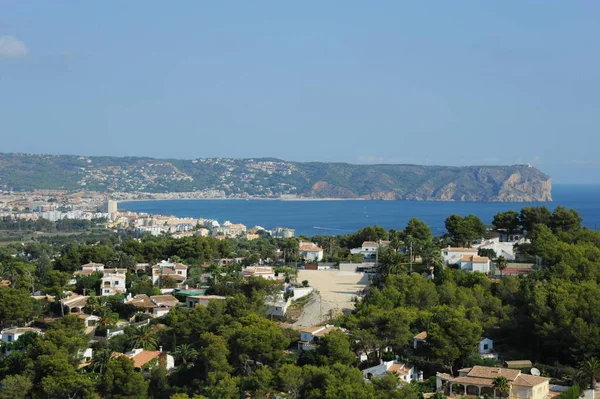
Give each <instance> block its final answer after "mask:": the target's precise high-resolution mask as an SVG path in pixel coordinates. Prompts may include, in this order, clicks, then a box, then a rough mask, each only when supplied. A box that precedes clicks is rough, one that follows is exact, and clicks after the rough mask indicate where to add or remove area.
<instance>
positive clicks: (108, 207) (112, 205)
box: [104, 200, 118, 217]
mask: <svg viewBox="0 0 600 399" xmlns="http://www.w3.org/2000/svg"><path fill="white" fill-rule="evenodd" d="M117 207H118V202H117V201H113V200H108V201H106V202H105V203H104V213H108V215H109V217H110V215H112V214H114V213H117Z"/></svg>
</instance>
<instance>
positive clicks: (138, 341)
mask: <svg viewBox="0 0 600 399" xmlns="http://www.w3.org/2000/svg"><path fill="white" fill-rule="evenodd" d="M157 345H158V338H157V336H156V333H155V332H154V331H152V329H151V328H150V325H148V324H147V325H143V326H137V327H135V328H134V329H133V331H131V333H130V334H129V346H130V347H131V348H132V349H145V350H156V346H157Z"/></svg>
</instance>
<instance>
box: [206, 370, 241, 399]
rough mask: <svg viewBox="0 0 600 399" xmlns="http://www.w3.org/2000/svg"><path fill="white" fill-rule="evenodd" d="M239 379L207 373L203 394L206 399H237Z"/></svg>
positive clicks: (238, 395) (227, 375)
mask: <svg viewBox="0 0 600 399" xmlns="http://www.w3.org/2000/svg"><path fill="white" fill-rule="evenodd" d="M238 383H239V379H238V378H236V377H232V376H231V375H229V374H223V375H220V374H216V373H209V375H208V386H207V387H206V388H205V394H206V397H207V398H208V399H238V398H239V397H240V388H239V386H238Z"/></svg>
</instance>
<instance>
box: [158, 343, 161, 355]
mask: <svg viewBox="0 0 600 399" xmlns="http://www.w3.org/2000/svg"><path fill="white" fill-rule="evenodd" d="M158 351H159V352H160V353H162V345H161V346H159V347H158Z"/></svg>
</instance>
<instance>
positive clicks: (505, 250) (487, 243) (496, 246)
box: [473, 238, 515, 261]
mask: <svg viewBox="0 0 600 399" xmlns="http://www.w3.org/2000/svg"><path fill="white" fill-rule="evenodd" d="M473 248H475V249H477V250H479V249H491V250H493V251H494V253H495V254H496V256H495V257H496V258H498V257H500V256H503V257H504V259H506V260H507V261H513V260H515V250H514V243H512V242H501V241H500V240H499V238H492V239H489V240H482V242H481V243H479V244H473Z"/></svg>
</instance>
